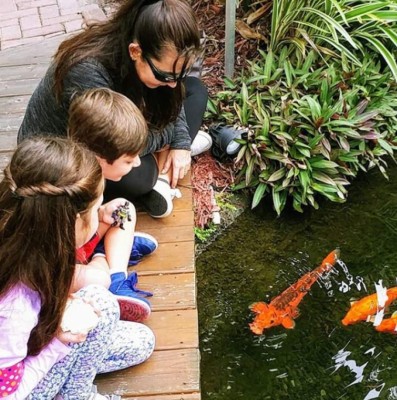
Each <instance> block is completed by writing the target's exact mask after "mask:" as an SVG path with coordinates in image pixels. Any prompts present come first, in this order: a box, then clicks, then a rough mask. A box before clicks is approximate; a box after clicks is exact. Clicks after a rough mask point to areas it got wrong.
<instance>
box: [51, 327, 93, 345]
mask: <svg viewBox="0 0 397 400" xmlns="http://www.w3.org/2000/svg"><path fill="white" fill-rule="evenodd" d="M56 337H57V339H58V340H59V341H60V342H62V343H64V344H68V343H82V342H85V340H86V339H87V334H86V333H76V334H74V333H72V332H70V331H67V332H64V331H63V330H62V329H59V331H58V333H57V335H56Z"/></svg>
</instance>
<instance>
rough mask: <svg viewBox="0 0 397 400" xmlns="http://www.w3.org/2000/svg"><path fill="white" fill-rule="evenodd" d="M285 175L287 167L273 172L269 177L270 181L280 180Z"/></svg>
mask: <svg viewBox="0 0 397 400" xmlns="http://www.w3.org/2000/svg"><path fill="white" fill-rule="evenodd" d="M284 175H285V168H284V167H283V168H280V169H279V170H278V171H275V172H273V173H272V174H271V175H270V176H269V178H268V180H267V181H268V182H274V181H278V180H279V179H281V178H282V177H284Z"/></svg>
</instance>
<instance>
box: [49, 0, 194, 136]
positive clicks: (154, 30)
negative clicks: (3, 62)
mask: <svg viewBox="0 0 397 400" xmlns="http://www.w3.org/2000/svg"><path fill="white" fill-rule="evenodd" d="M134 41H135V42H137V43H139V45H140V46H141V49H142V55H143V56H146V57H150V58H154V59H156V60H161V57H162V55H163V52H164V50H165V49H166V48H169V47H170V46H174V47H175V49H176V50H177V52H178V55H179V56H180V57H182V58H185V60H186V61H189V60H191V59H193V58H194V57H195V56H196V55H197V53H198V51H199V48H200V35H199V29H198V25H197V21H196V18H195V16H194V12H193V10H192V8H191V7H190V5H189V4H188V3H187V2H185V1H184V0H158V1H156V0H127V1H126V2H125V3H124V4H123V5H122V6H121V7H120V9H119V10H118V12H117V13H116V14H115V15H114V16H113V17H112V18H111V19H110V20H108V21H105V22H102V23H97V24H93V25H91V26H89V27H88V28H87V29H86V30H85V31H84V32H81V33H79V34H78V35H77V36H74V37H73V38H71V39H68V40H66V41H64V42H63V43H62V44H61V45H60V46H59V49H58V52H57V53H56V55H55V59H54V60H55V64H56V69H55V85H54V89H55V95H56V97H57V99H58V101H60V99H61V95H62V90H63V84H64V79H65V77H66V76H67V73H68V72H69V71H70V69H71V68H72V67H73V66H74V65H76V64H77V63H80V62H82V61H83V60H86V59H87V58H95V59H97V60H98V61H99V62H100V63H102V64H103V65H104V66H105V68H106V69H107V70H108V71H109V72H110V73H111V75H112V77H113V78H114V81H115V82H119V85H118V86H117V87H115V88H114V89H115V90H117V91H119V92H121V93H122V94H125V95H126V96H128V97H129V98H130V99H131V100H132V101H133V102H134V103H135V104H136V105H137V106H138V107H139V109H140V110H141V111H142V113H143V115H144V116H145V118H146V120H147V122H148V123H149V125H150V126H152V127H155V128H157V129H162V128H164V127H165V126H166V125H167V124H168V123H169V122H172V121H175V119H176V118H177V116H178V114H179V112H180V109H181V106H182V101H183V96H184V90H183V85H182V84H181V83H178V85H177V87H176V88H174V89H172V88H170V87H168V86H161V87H159V88H156V89H148V88H147V87H146V86H145V85H143V84H142V83H141V82H140V80H139V78H138V76H137V74H136V71H135V64H134V62H133V61H132V60H131V58H130V55H129V50H128V46H129V44H130V43H132V42H134Z"/></svg>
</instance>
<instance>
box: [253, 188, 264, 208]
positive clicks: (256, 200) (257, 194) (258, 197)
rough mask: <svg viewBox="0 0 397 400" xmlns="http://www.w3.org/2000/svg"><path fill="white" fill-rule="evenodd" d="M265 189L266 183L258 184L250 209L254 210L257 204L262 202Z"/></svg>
mask: <svg viewBox="0 0 397 400" xmlns="http://www.w3.org/2000/svg"><path fill="white" fill-rule="evenodd" d="M266 189H267V185H266V183H260V184H259V185H258V186H257V187H256V190H255V193H254V197H253V199H252V204H251V209H252V208H255V207H256V206H257V205H258V204H259V202H260V201H261V200H262V198H263V195H264V194H265V192H266Z"/></svg>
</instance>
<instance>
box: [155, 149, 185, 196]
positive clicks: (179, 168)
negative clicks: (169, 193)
mask: <svg viewBox="0 0 397 400" xmlns="http://www.w3.org/2000/svg"><path fill="white" fill-rule="evenodd" d="M191 161H192V157H191V155H190V150H180V149H172V150H170V151H169V153H168V156H167V159H166V160H165V163H164V167H163V170H162V171H161V173H162V174H166V173H167V172H168V171H169V169H170V168H172V170H171V182H170V185H171V187H172V188H176V185H177V184H178V180H179V179H182V178H183V177H184V176H185V175H186V174H187V172H188V171H189V169H190V163H191Z"/></svg>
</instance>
